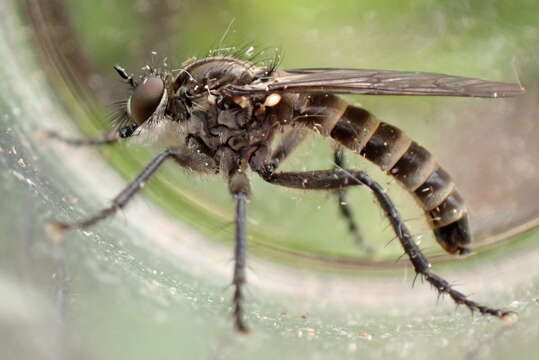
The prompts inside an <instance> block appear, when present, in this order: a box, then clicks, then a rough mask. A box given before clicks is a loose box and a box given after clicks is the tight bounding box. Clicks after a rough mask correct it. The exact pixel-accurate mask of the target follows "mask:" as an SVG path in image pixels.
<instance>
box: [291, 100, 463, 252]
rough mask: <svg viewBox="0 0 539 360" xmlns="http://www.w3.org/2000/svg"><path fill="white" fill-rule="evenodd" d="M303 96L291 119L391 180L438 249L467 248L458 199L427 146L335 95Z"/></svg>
mask: <svg viewBox="0 0 539 360" xmlns="http://www.w3.org/2000/svg"><path fill="white" fill-rule="evenodd" d="M304 100H305V103H304V106H302V107H301V109H298V110H296V113H297V115H298V116H296V121H298V122H302V123H304V124H306V125H307V126H308V127H310V128H312V129H313V130H315V131H318V132H320V133H321V134H322V135H326V136H330V137H331V138H333V139H334V140H335V141H337V142H339V143H340V144H342V145H344V146H345V147H347V148H348V149H350V150H352V151H354V152H356V153H358V154H361V155H363V156H364V157H365V158H367V159H369V160H370V161H372V162H373V163H375V164H377V165H378V166H379V167H380V168H381V169H382V170H383V171H385V172H386V173H387V174H389V175H391V176H393V177H394V178H395V179H397V180H398V181H399V182H400V183H401V184H402V185H403V186H404V187H405V188H406V189H407V190H408V191H409V192H410V193H411V194H412V195H413V196H414V198H415V199H416V200H417V201H418V203H419V204H420V205H421V207H422V208H423V209H424V210H425V212H426V213H427V214H428V217H429V219H430V223H431V225H432V228H433V230H434V233H435V235H436V239H437V240H438V242H439V243H440V244H441V245H442V246H443V248H444V249H445V250H447V251H448V252H450V253H458V254H463V253H466V252H467V251H468V245H469V244H470V242H471V236H470V232H469V225H468V215H467V211H466V207H465V205H464V201H463V200H462V198H461V196H460V195H459V193H458V192H457V190H456V189H455V184H454V183H453V182H452V180H451V177H450V176H449V175H448V174H447V172H446V171H445V170H444V169H442V168H441V167H440V166H439V165H438V163H437V162H436V161H435V160H434V158H433V156H432V155H431V153H430V152H429V151H428V150H427V149H425V148H424V147H422V146H421V145H419V144H418V143H416V142H415V141H413V140H412V139H410V137H409V136H408V135H406V134H405V133H404V132H402V131H401V130H400V129H398V128H397V127H395V126H393V125H390V124H387V123H384V122H381V121H378V120H377V119H376V118H375V117H374V116H373V115H371V114H370V113H369V112H368V111H366V110H364V109H361V108H358V107H355V106H352V105H349V104H347V103H346V102H344V101H343V100H342V99H340V98H339V97H337V96H335V95H328V94H315V95H309V96H308V97H307V96H306V97H305V99H304ZM311 115H312V116H311Z"/></svg>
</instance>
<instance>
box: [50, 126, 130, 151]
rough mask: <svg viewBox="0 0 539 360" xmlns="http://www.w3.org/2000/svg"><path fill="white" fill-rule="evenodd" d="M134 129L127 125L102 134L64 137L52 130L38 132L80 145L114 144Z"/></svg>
mask: <svg viewBox="0 0 539 360" xmlns="http://www.w3.org/2000/svg"><path fill="white" fill-rule="evenodd" d="M135 130H136V126H127V127H123V128H121V129H119V130H114V131H111V132H109V133H106V134H105V135H102V136H96V137H89V138H71V137H66V136H64V135H61V134H59V133H58V132H56V131H53V130H40V131H39V134H41V135H43V136H45V137H48V138H50V139H54V140H57V141H60V142H63V143H64V144H68V145H71V146H76V147H81V146H103V145H113V144H116V143H117V142H118V141H119V140H120V139H124V138H127V137H130V136H131V135H133V133H134V132H135Z"/></svg>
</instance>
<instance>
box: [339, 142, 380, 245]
mask: <svg viewBox="0 0 539 360" xmlns="http://www.w3.org/2000/svg"><path fill="white" fill-rule="evenodd" d="M333 161H334V164H335V166H334V169H335V170H336V171H338V170H340V169H343V168H345V167H346V164H345V160H344V151H343V149H342V148H341V147H338V148H336V149H335V152H334V153H333ZM335 195H336V196H337V201H338V206H339V213H340V214H341V216H342V217H343V218H344V220H345V221H346V223H347V224H348V231H349V232H350V234H352V236H353V237H354V240H355V243H356V245H357V246H358V247H359V248H360V249H362V250H364V251H365V252H366V253H367V254H372V253H373V252H374V250H373V249H372V248H371V247H370V246H367V245H366V244H365V241H364V240H363V236H361V232H360V230H359V226H358V225H357V222H356V221H355V220H354V213H353V211H352V209H351V207H350V205H349V203H348V199H347V191H346V188H339V189H336V190H335Z"/></svg>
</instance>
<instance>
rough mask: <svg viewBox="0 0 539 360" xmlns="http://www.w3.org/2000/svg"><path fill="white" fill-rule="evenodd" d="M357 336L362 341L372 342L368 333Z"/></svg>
mask: <svg viewBox="0 0 539 360" xmlns="http://www.w3.org/2000/svg"><path fill="white" fill-rule="evenodd" d="M357 336H358V337H359V338H360V339H363V340H368V341H371V340H372V335H371V334H369V333H365V332H363V333H359V334H358V335H357Z"/></svg>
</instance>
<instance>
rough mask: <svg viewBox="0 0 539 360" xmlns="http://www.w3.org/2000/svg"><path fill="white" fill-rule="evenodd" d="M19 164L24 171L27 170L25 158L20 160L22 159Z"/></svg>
mask: <svg viewBox="0 0 539 360" xmlns="http://www.w3.org/2000/svg"><path fill="white" fill-rule="evenodd" d="M17 164H19V166H20V167H22V168H23V169H24V168H26V163H25V162H24V159H23V158H20V159H19V160H18V161H17Z"/></svg>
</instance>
